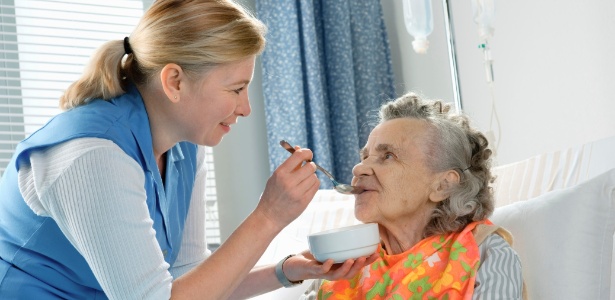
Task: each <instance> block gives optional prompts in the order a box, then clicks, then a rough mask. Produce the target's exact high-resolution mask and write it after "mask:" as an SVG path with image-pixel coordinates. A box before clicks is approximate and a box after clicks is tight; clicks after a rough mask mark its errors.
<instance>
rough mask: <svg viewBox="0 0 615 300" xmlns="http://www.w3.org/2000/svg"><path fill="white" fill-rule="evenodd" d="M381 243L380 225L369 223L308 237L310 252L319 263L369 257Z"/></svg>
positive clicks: (326, 231)
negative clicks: (328, 260)
mask: <svg viewBox="0 0 615 300" xmlns="http://www.w3.org/2000/svg"><path fill="white" fill-rule="evenodd" d="M378 243H380V234H379V232H378V224H376V223H367V224H358V225H352V226H346V227H340V228H335V229H330V230H325V231H321V232H318V233H313V234H310V235H308V244H309V247H310V252H312V255H313V256H314V258H315V259H316V260H317V261H319V262H325V261H326V260H327V259H333V261H334V262H335V263H341V262H344V261H346V260H347V259H349V258H353V259H354V258H359V257H362V256H369V255H371V254H372V253H374V252H375V251H376V249H377V248H378Z"/></svg>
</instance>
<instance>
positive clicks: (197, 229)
mask: <svg viewBox="0 0 615 300" xmlns="http://www.w3.org/2000/svg"><path fill="white" fill-rule="evenodd" d="M206 165H207V164H206V163H205V147H203V146H199V148H198V152H197V165H196V167H197V172H196V178H195V180H194V188H193V190H192V198H191V199H190V209H189V210H188V217H187V218H186V224H185V225H184V232H183V236H182V244H181V248H180V250H179V253H178V254H177V259H176V260H175V263H174V264H173V267H171V269H169V271H170V272H171V275H172V276H173V278H178V277H180V276H181V275H183V274H184V273H186V272H188V271H190V270H191V269H192V268H194V267H196V266H197V265H198V264H199V263H201V262H202V261H203V260H205V259H206V258H207V257H209V255H211V251H209V250H208V249H207V242H206V241H207V238H206V237H205V213H206V205H205V200H206V198H205V190H206V188H205V187H206V175H207V168H206Z"/></svg>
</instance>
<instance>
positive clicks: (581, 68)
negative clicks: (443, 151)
mask: <svg viewBox="0 0 615 300" xmlns="http://www.w3.org/2000/svg"><path fill="white" fill-rule="evenodd" d="M496 1H498V2H497V3H496V18H497V19H496V22H495V35H494V38H493V39H492V41H491V47H492V52H493V57H494V60H495V62H494V70H495V98H496V106H497V112H498V114H499V116H500V121H501V136H500V137H499V140H500V145H499V149H498V155H497V157H496V159H497V161H496V162H497V163H498V164H500V165H502V164H507V163H511V162H514V161H518V160H521V159H525V158H528V157H531V156H533V155H536V154H540V153H543V152H548V151H554V150H557V149H562V148H566V147H570V146H573V145H578V144H582V143H585V142H589V141H593V140H597V139H600V138H604V137H607V136H612V135H615V117H613V116H612V115H613V114H614V113H615V101H613V98H614V97H613V96H612V95H613V94H614V92H615V89H613V88H611V87H610V84H612V83H614V82H615V72H613V71H612V70H614V69H615V59H613V58H612V56H611V53H615V40H614V39H613V36H615V18H613V14H614V12H615V1H612V0H593V1H576V0H543V1H533V0H515V1H499V0H496ZM241 2H243V3H246V4H247V6H248V7H249V8H252V9H253V8H254V0H244V1H241ZM450 2H451V7H452V20H453V27H454V38H455V44H456V50H457V63H458V66H459V79H460V83H461V96H462V102H463V110H464V111H465V112H466V113H468V114H469V115H470V116H471V117H472V119H473V120H474V121H475V124H476V125H477V126H478V127H479V128H481V129H482V130H485V131H486V130H489V120H490V114H491V110H490V107H491V102H490V101H491V100H490V93H489V89H488V86H487V84H486V82H485V75H484V69H483V62H482V52H481V51H480V50H479V49H478V48H477V46H478V42H479V41H478V33H477V27H476V24H475V23H474V22H473V20H472V9H471V2H470V0H457V1H450ZM381 3H382V5H383V11H384V17H385V21H386V25H387V27H388V28H387V29H388V31H389V39H390V42H391V54H392V59H393V66H394V72H395V76H396V90H397V93H398V94H401V93H403V92H405V91H409V90H415V91H420V92H422V93H423V94H425V95H426V96H428V97H432V98H441V99H444V100H449V101H451V102H452V101H453V93H452V83H451V77H450V71H449V62H448V50H447V42H446V36H445V30H444V21H443V12H442V1H438V0H434V1H432V4H433V9H434V32H433V33H432V34H431V35H430V36H429V40H430V42H431V45H430V49H429V52H428V53H427V54H425V55H418V54H416V53H414V51H413V50H412V46H411V42H412V37H411V36H410V35H409V34H407V32H406V29H405V27H404V24H403V15H402V2H401V0H381ZM260 84H261V82H260V69H258V66H257V70H256V73H255V78H254V82H253V83H252V84H251V87H250V89H251V90H250V96H251V101H252V108H253V111H252V115H251V116H250V117H249V118H247V119H245V120H240V123H239V124H238V125H237V126H235V127H234V128H233V130H232V132H231V134H230V135H228V136H227V137H225V138H224V140H223V142H222V143H221V144H220V145H219V146H218V147H216V148H214V151H215V157H216V173H217V176H218V180H217V184H218V194H219V199H220V218H221V227H222V238H223V239H224V238H226V237H227V236H228V235H229V234H230V232H232V230H233V229H235V228H236V226H237V225H238V224H239V223H240V222H241V221H242V220H243V219H244V218H245V216H246V215H247V214H248V213H249V212H250V211H251V210H252V209H253V208H254V207H255V206H256V203H257V201H258V197H259V195H260V193H261V192H262V190H263V188H264V186H265V182H266V180H267V177H268V175H269V163H268V158H267V143H266V138H267V136H266V129H265V119H264V107H263V96H262V90H261V88H260ZM494 129H495V132H497V127H494Z"/></svg>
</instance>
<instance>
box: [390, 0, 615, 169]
mask: <svg viewBox="0 0 615 300" xmlns="http://www.w3.org/2000/svg"><path fill="white" fill-rule="evenodd" d="M449 2H450V3H451V7H452V21H453V28H454V38H455V45H456V50H457V63H458V69H459V79H460V83H461V86H460V88H461V96H462V103H463V110H464V112H466V113H468V114H469V115H470V116H471V117H472V119H473V120H474V121H476V123H475V124H476V125H477V126H478V127H479V128H481V129H482V130H485V131H487V130H489V122H490V114H491V110H490V106H491V96H490V92H489V91H490V90H489V88H488V86H487V84H486V81H485V73H484V69H483V60H482V59H483V55H482V52H481V51H480V50H479V49H478V43H479V39H478V33H477V25H476V24H475V23H474V21H473V19H472V6H471V1H470V0H461V1H449ZM381 3H382V5H383V7H385V11H388V14H386V13H385V17H386V18H387V25H388V24H392V25H393V26H389V31H390V35H389V38H390V39H391V47H392V48H393V49H392V51H393V61H394V65H396V66H398V68H397V69H396V70H395V72H396V75H397V76H398V77H397V80H398V81H399V82H401V83H402V84H403V85H405V87H407V88H408V89H415V88H417V87H418V88H419V89H420V90H422V91H423V92H424V93H425V94H426V95H427V96H429V97H437V98H444V99H449V100H450V101H451V102H452V101H453V98H452V94H448V90H450V89H451V79H450V72H448V71H443V68H442V64H443V63H447V62H445V61H444V60H445V57H446V55H448V54H447V53H446V38H445V36H444V34H443V33H442V32H443V30H444V21H443V12H442V1H438V0H434V1H432V3H433V6H434V21H435V26H434V27H435V29H434V33H433V34H432V35H430V38H429V39H430V41H431V49H430V50H429V51H430V53H428V54H427V55H418V54H416V53H414V52H413V51H412V50H411V45H410V43H411V41H412V38H411V36H410V35H409V34H407V33H406V31H405V29H403V27H402V25H403V19H402V17H403V16H402V10H401V8H402V2H401V0H382V1H381ZM391 12H393V13H391ZM614 13H615V2H614V1H612V0H593V1H575V0H563V1H562V0H543V1H533V0H515V1H499V0H496V21H495V34H494V37H493V39H492V40H491V43H490V45H491V47H492V54H493V58H494V73H495V89H494V91H495V93H494V94H495V99H496V100H495V103H496V107H497V112H498V115H499V117H500V121H501V136H500V137H499V140H500V144H499V148H498V155H497V157H496V159H497V163H499V164H500V165H502V164H507V163H511V162H514V161H518V160H521V159H525V158H528V157H531V156H533V155H536V154H540V153H543V152H549V151H555V150H558V149H562V148H567V147H570V146H574V145H578V144H582V143H586V142H589V141H593V140H597V139H601V138H604V137H608V136H612V135H615V118H614V117H613V113H615V101H613V100H615V97H613V96H612V95H613V92H615V90H614V89H613V88H611V86H610V85H611V84H613V83H614V82H615V72H613V69H615V59H613V58H612V53H614V52H615V41H614V40H613V38H612V37H613V36H614V35H615V18H613V15H614ZM395 48H397V49H395ZM399 53H404V54H403V55H399ZM399 66H401V67H399ZM400 68H401V70H398V69H400ZM400 75H401V76H400ZM493 129H494V131H495V132H496V134H497V126H495V125H494V128H493Z"/></svg>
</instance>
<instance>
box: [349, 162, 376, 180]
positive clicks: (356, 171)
mask: <svg viewBox="0 0 615 300" xmlns="http://www.w3.org/2000/svg"><path fill="white" fill-rule="evenodd" d="M370 174H372V168H371V167H370V166H369V165H368V164H366V162H365V161H362V162H360V163H358V164H356V165H355V166H354V168H352V175H353V176H354V177H359V176H361V175H370Z"/></svg>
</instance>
